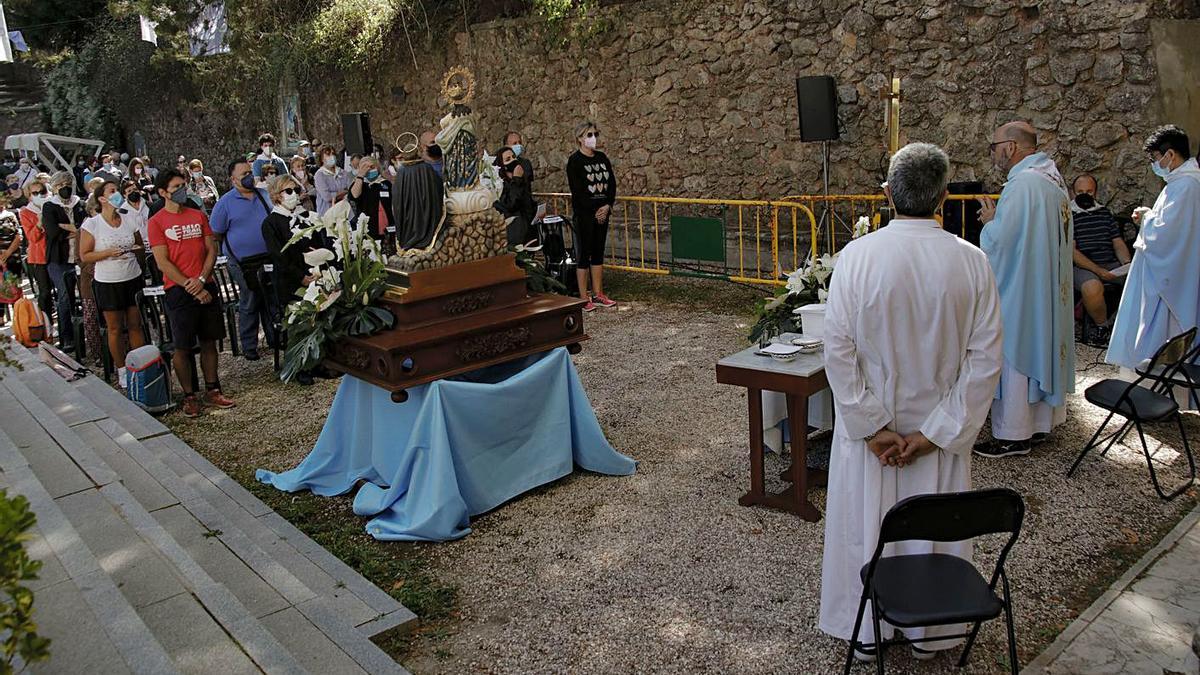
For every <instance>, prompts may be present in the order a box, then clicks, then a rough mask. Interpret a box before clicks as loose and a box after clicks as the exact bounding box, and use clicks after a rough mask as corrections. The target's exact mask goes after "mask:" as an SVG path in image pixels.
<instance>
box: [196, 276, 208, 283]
mask: <svg viewBox="0 0 1200 675" xmlns="http://www.w3.org/2000/svg"><path fill="white" fill-rule="evenodd" d="M196 278H197V279H199V280H200V283H201V284H206V283H208V280H206V279H205V278H204V275H203V274H200V275H197V276H196Z"/></svg>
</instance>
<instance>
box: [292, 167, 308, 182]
mask: <svg viewBox="0 0 1200 675" xmlns="http://www.w3.org/2000/svg"><path fill="white" fill-rule="evenodd" d="M292 175H293V176H295V177H296V178H299V179H301V180H303V179H304V175H305V173H304V169H296V170H295V171H293V172H292Z"/></svg>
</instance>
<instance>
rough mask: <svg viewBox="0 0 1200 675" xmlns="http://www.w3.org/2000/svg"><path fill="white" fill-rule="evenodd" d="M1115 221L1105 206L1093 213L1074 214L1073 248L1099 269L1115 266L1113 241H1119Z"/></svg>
mask: <svg viewBox="0 0 1200 675" xmlns="http://www.w3.org/2000/svg"><path fill="white" fill-rule="evenodd" d="M1120 237H1121V233H1120V231H1119V230H1117V223H1116V220H1114V219H1113V215H1112V212H1111V211H1109V210H1108V207H1107V206H1101V207H1100V208H1098V209H1096V210H1094V211H1084V212H1082V213H1081V212H1079V211H1076V212H1075V248H1077V249H1079V252H1080V253H1082V254H1084V255H1085V256H1087V258H1088V260H1091V261H1092V262H1094V263H1096V264H1097V265H1099V266H1101V267H1110V266H1112V265H1116V264H1117V263H1118V262H1120V261H1119V260H1117V252H1116V250H1114V249H1113V239H1119V238H1120Z"/></svg>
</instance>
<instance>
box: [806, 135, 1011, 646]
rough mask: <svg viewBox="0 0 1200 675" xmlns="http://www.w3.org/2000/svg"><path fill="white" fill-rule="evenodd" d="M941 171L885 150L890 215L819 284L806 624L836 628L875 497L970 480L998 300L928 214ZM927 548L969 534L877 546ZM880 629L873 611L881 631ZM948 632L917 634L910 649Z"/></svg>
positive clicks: (869, 533)
mask: <svg viewBox="0 0 1200 675" xmlns="http://www.w3.org/2000/svg"><path fill="white" fill-rule="evenodd" d="M949 173H950V160H949V158H948V157H947V156H946V153H945V152H943V151H942V150H941V149H940V148H938V147H937V146H934V145H929V144H925V143H914V144H911V145H908V146H905V147H904V148H902V149H901V150H900V151H899V152H897V153H896V154H895V156H893V157H892V160H891V165H890V166H889V168H888V178H887V185H886V188H885V192H886V193H887V196H888V200H889V201H890V202H891V204H892V205H893V207H894V209H895V213H896V214H897V215H896V217H895V219H894V220H892V221H891V222H890V223H889V224H888V225H887V226H886V227H884V228H882V229H880V230H879V231H877V232H874V233H871V234H868V235H866V236H864V237H862V238H860V239H857V240H855V241H853V242H851V243H849V244H848V245H847V246H846V248H845V249H844V250H843V251H842V253H841V255H840V256H839V259H838V263H837V268H836V270H835V272H834V274H833V278H832V282H831V287H830V290H829V299H828V301H827V307H826V315H825V371H826V375H827V376H828V378H829V387H830V389H832V390H833V399H834V409H835V412H836V416H835V422H834V431H833V445H832V454H831V457H830V471H829V493H828V494H829V497H828V502H827V506H826V514H825V554H824V561H823V564H822V568H821V615H820V624H819V625H820V628H821V630H822V631H824V632H826V633H828V634H830V635H833V636H834V637H838V638H842V639H844V640H848V639H850V636H851V632H852V631H853V629H854V623H855V617H856V612H857V611H858V604H859V597H860V594H861V593H862V582H861V581H860V580H859V570H860V569H861V568H862V566H863V565H864V564H866V563H867V562H868V561H869V560H870V558H871V555H872V553H874V551H875V546H876V543H877V541H878V539H879V526H880V524H881V522H882V520H883V516H884V514H885V513H887V511H888V509H890V508H891V507H892V506H894V505H895V504H896V502H899V501H900V500H902V499H904V498H906V497H911V496H913V495H919V494H928V493H940V492H957V491H962V490H969V489H970V487H971V447H972V444H973V443H974V442H975V437H976V435H977V434H978V433H979V429H980V427H982V426H983V422H984V420H985V419H986V418H987V413H988V408H989V406H990V405H991V403H992V396H993V394H994V392H995V391H996V382H997V380H998V378H999V376H1000V366H1001V362H1002V343H1001V331H1002V329H1001V321H1000V306H999V299H998V296H997V293H996V284H995V281H994V280H993V277H992V270H991V268H990V267H989V266H988V261H987V258H986V257H985V256H984V254H983V252H982V251H980V250H979V249H978V248H976V247H974V246H972V245H971V244H970V243H968V242H966V241H964V240H962V239H960V238H958V237H956V236H954V235H953V234H950V233H949V232H946V231H945V230H943V229H942V227H941V224H940V223H939V222H938V221H937V220H935V219H934V214H935V213H936V212H937V211H938V209H939V207H940V206H941V204H942V202H943V201H944V200H945V199H946V194H947V189H946V188H947V182H948V179H949ZM931 552H937V553H948V554H952V555H957V556H959V557H962V558H964V559H967V560H970V559H971V543H970V542H961V543H932V542H919V541H911V542H902V543H898V544H892V545H889V546H888V548H887V549H886V550H885V552H884V554H885V555H906V554H917V553H931ZM870 611H871V610H870V607H869V604H868V608H867V610H866V614H867V616H868V617H869V616H870ZM863 625H864V626H865V627H866V632H865V633H860V635H859V640H860V641H862V642H867V643H871V642H872V640H873V637H872V629H871V622H870V620H869V618H868V620H867V621H866V623H864V624H863ZM891 632H892V628H891V627H888V626H886V624H885V626H884V634H883V635H882V636H881V637H882V638H883V639H888V638H890V637H892V635H891ZM955 632H962V627H961V626H945V627H940V628H933V629H928V630H921V629H905V630H904V634H905V637H907V638H909V639H922V638H929V637H934V638H936V637H937V636H939V635H949V634H952V633H955ZM954 646H956V642H954V641H950V640H946V641H941V642H927V643H921V645H920V648H921V650H922V651H920V652H918V654H919V655H920V657H925V656H930V655H931V654H930V652H931V651H933V650H937V649H949V648H951V647H954ZM859 658H860V659H863V660H869V659H871V658H873V656H871V655H870V654H869V652H868V653H864V654H859Z"/></svg>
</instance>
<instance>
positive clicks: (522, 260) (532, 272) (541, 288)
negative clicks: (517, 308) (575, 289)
mask: <svg viewBox="0 0 1200 675" xmlns="http://www.w3.org/2000/svg"><path fill="white" fill-rule="evenodd" d="M508 250H509V252H510V253H513V254H514V255H516V257H517V265H518V266H519V267H520V268H521V269H523V270H525V288H527V289H528V290H529V292H530V293H561V294H564V295H565V294H566V292H567V287H566V286H565V285H563V283H562V282H561V281H559V280H558V279H555V278H554V277H553V276H551V274H550V272H549V271H547V270H546V267H545V265H543V264H542V263H541V262H539V261H538V259H537V258H536V257H535V256H534V254H535V253H537V252H538V251H540V250H542V247H541V245H540V244H538V243H537V241H536V240H534V241H531V242H529V243H527V244H517V245H516V246H510V247H509V249H508Z"/></svg>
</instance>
